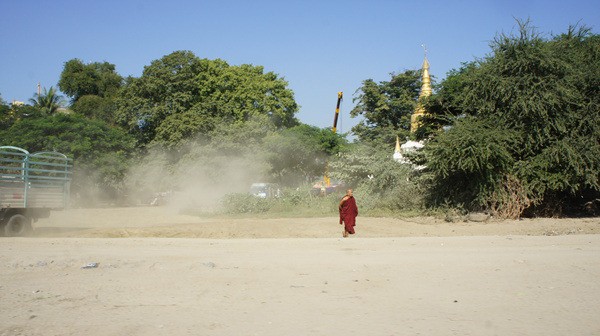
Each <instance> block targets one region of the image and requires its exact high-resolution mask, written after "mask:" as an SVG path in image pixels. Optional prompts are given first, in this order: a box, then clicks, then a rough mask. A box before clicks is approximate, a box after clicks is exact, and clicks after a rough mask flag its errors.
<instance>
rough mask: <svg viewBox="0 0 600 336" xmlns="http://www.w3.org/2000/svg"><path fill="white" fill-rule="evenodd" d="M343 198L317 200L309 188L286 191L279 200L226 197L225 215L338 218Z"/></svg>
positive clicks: (319, 197)
mask: <svg viewBox="0 0 600 336" xmlns="http://www.w3.org/2000/svg"><path fill="white" fill-rule="evenodd" d="M341 197H342V195H341V194H330V195H327V196H314V195H312V194H311V193H310V187H309V186H306V185H305V186H302V187H300V188H297V189H284V191H283V196H282V197H278V198H259V197H256V196H253V195H250V194H248V193H233V194H227V195H226V196H225V197H223V199H222V202H221V206H222V208H221V210H220V211H221V212H222V213H224V214H229V215H235V214H254V215H257V214H258V215H260V214H271V215H274V214H276V215H278V216H297V217H316V216H335V215H337V213H338V212H337V211H338V204H339V202H340V199H341Z"/></svg>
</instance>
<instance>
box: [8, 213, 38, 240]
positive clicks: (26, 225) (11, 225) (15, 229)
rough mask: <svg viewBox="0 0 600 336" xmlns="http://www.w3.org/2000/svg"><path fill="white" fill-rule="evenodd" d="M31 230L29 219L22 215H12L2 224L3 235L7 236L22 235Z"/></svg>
mask: <svg viewBox="0 0 600 336" xmlns="http://www.w3.org/2000/svg"><path fill="white" fill-rule="evenodd" d="M30 231H31V220H30V219H29V218H27V217H25V216H23V215H19V214H17V215H12V217H10V219H9V220H8V222H6V225H4V235H5V236H7V237H18V236H24V235H26V234H27V233H29V232H30Z"/></svg>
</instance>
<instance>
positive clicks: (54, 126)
mask: <svg viewBox="0 0 600 336" xmlns="http://www.w3.org/2000/svg"><path fill="white" fill-rule="evenodd" d="M518 26H519V29H518V31H516V32H515V33H514V34H498V35H497V36H495V37H493V39H492V42H491V43H490V52H489V54H487V55H486V56H485V57H482V58H480V59H475V60H472V61H465V63H463V64H462V66H461V67H460V68H459V69H454V70H452V71H450V72H449V73H448V74H447V76H446V78H445V79H444V80H442V81H440V82H439V83H434V84H435V88H434V93H433V95H432V96H431V97H429V98H428V99H427V101H425V102H422V103H424V104H425V106H426V107H427V111H429V114H428V115H427V117H426V118H424V120H423V123H422V126H421V128H420V129H419V130H418V131H417V132H416V133H410V132H409V130H410V116H411V115H412V113H413V111H414V110H415V108H416V106H417V103H418V97H419V90H420V87H421V84H422V83H421V70H420V69H413V70H404V71H402V72H398V73H391V75H390V78H389V79H388V80H384V81H379V82H378V81H375V80H373V79H365V80H364V81H363V82H362V83H361V85H360V88H359V89H358V91H357V93H356V96H355V99H354V103H355V106H354V107H353V109H352V110H351V111H350V114H351V116H352V117H360V118H361V122H360V123H359V124H358V125H357V126H355V127H354V128H353V129H352V133H353V135H354V136H355V140H354V141H353V142H352V143H350V142H348V140H347V139H346V134H336V133H333V132H332V131H331V130H330V129H328V128H324V129H321V128H318V127H314V126H311V125H306V124H302V123H301V122H300V121H299V120H298V119H297V118H296V117H295V115H296V113H297V112H298V105H297V103H296V101H295V99H294V92H293V91H292V90H291V89H290V88H289V86H288V83H287V82H286V81H285V80H284V78H283V77H282V76H280V75H278V74H275V73H273V72H269V71H267V70H265V67H263V66H255V65H249V64H242V65H229V64H228V63H227V62H225V61H223V60H220V59H215V60H209V59H203V58H199V57H198V56H196V55H194V54H193V53H192V52H190V51H175V52H173V53H171V54H169V55H166V56H164V57H162V58H160V59H158V60H154V61H152V62H151V64H149V65H147V66H146V67H145V68H144V71H143V73H142V75H141V76H140V77H126V78H124V77H122V76H121V75H119V74H118V72H117V71H116V66H115V65H114V64H110V63H108V62H102V63H100V62H95V63H83V62H82V61H81V60H78V59H72V60H67V61H66V62H65V64H64V69H63V72H62V74H61V76H60V78H59V79H58V89H59V90H60V91H61V92H62V93H64V94H65V95H66V98H65V97H62V96H61V95H60V94H59V93H58V91H57V90H56V88H54V87H50V88H49V89H45V88H44V91H43V92H42V93H40V94H38V95H36V96H34V97H33V98H32V99H31V100H30V101H29V104H9V103H7V102H5V101H3V100H2V99H1V98H0V143H1V144H2V145H12V146H18V147H23V148H25V149H27V150H29V151H30V152H36V151H42V150H55V151H59V152H62V153H64V154H66V155H68V156H69V157H72V158H74V160H75V161H74V162H75V170H74V177H73V182H72V195H73V202H72V203H73V205H74V206H97V205H99V204H107V203H110V204H113V205H128V204H139V203H140V202H142V203H143V202H146V203H148V200H149V199H152V197H153V195H155V194H157V193H161V192H162V193H166V192H169V193H171V192H174V193H179V194H180V195H183V196H182V197H181V198H180V199H178V200H177V202H180V203H181V205H182V206H181V208H182V209H184V211H186V212H189V213H206V212H207V211H208V212H210V213H212V214H217V215H218V214H230V215H249V214H252V215H271V216H323V215H335V214H337V203H338V201H339V197H340V194H339V193H340V192H343V191H340V190H341V189H343V188H345V187H352V188H353V189H354V190H355V195H356V196H357V199H358V202H359V207H360V211H361V214H362V215H371V216H409V215H425V214H437V215H439V214H443V213H468V212H486V213H489V214H491V215H493V216H496V217H499V218H519V217H522V216H581V215H585V216H587V215H592V216H597V215H599V214H600V213H599V210H598V208H600V180H599V178H600V141H599V139H600V92H599V90H600V35H597V34H594V33H593V32H592V30H591V29H589V28H587V27H585V26H576V27H568V28H567V31H566V32H565V33H562V34H559V35H553V36H545V35H542V34H541V33H540V32H537V31H536V30H535V29H534V28H532V25H531V24H530V23H529V22H522V21H519V22H518ZM396 138H399V139H401V140H403V141H405V140H406V139H410V140H415V141H421V142H422V143H423V144H424V145H425V146H424V148H423V149H422V150H420V151H418V152H416V153H412V154H408V155H409V158H410V159H411V160H412V163H413V164H401V163H398V162H395V161H393V160H392V157H391V155H392V153H393V149H394V144H395V141H396ZM415 165H419V166H423V167H426V168H424V169H414V167H415ZM325 174H327V175H328V176H329V177H331V178H332V179H334V180H336V181H343V186H340V190H338V191H337V193H332V194H329V195H327V196H318V195H315V193H314V190H313V184H314V183H315V181H317V180H320V179H322V178H323V176H324V175H325ZM252 182H270V183H276V184H278V185H279V186H280V187H281V189H282V193H281V195H280V196H279V197H273V198H265V199H263V198H257V197H254V196H252V195H250V194H249V193H248V188H249V186H250V184H251V183H252ZM207 209H209V210H207Z"/></svg>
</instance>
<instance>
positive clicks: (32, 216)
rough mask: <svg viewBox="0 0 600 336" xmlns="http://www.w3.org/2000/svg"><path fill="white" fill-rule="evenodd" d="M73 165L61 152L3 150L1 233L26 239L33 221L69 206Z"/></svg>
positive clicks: (0, 160) (0, 164)
mask: <svg viewBox="0 0 600 336" xmlns="http://www.w3.org/2000/svg"><path fill="white" fill-rule="evenodd" d="M72 168H73V162H72V160H71V159H69V158H67V156H66V155H64V154H61V153H58V152H38V153H33V154H31V153H29V152H28V151H26V150H25V149H22V148H19V147H13V146H0V233H2V234H4V235H5V236H9V237H13V236H24V235H26V234H28V233H29V232H30V231H31V230H32V226H31V223H32V221H34V222H35V221H37V220H38V219H39V218H46V217H48V216H50V211H51V210H60V209H64V208H66V207H67V206H68V203H69V197H70V194H69V187H70V181H71V174H72Z"/></svg>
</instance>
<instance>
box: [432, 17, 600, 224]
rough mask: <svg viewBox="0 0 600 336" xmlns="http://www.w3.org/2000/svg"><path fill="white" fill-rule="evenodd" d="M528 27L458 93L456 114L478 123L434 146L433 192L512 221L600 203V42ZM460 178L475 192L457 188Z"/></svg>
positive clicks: (462, 126) (581, 34) (585, 33)
mask: <svg viewBox="0 0 600 336" xmlns="http://www.w3.org/2000/svg"><path fill="white" fill-rule="evenodd" d="M519 24H520V30H519V34H518V35H517V36H512V35H505V34H500V35H498V36H497V37H496V38H495V39H494V41H493V43H492V45H491V47H492V53H491V55H489V56H487V57H486V58H484V59H481V60H478V61H477V62H476V63H474V64H472V65H470V68H469V70H468V71H467V72H466V73H465V75H464V77H462V78H460V82H461V84H460V85H457V86H455V88H459V90H456V92H455V98H454V99H453V100H452V101H451V102H452V105H453V107H454V108H456V109H458V110H462V112H463V114H465V115H472V116H474V118H466V119H465V120H463V121H459V122H457V123H456V124H455V125H454V126H453V127H452V128H451V129H450V130H449V131H448V132H446V133H445V134H442V135H440V136H439V137H438V138H437V139H436V140H435V141H434V142H433V143H432V145H431V146H429V154H430V159H431V164H430V168H432V170H433V172H434V173H435V174H436V176H437V183H436V188H435V189H433V192H434V194H436V195H438V196H443V197H442V198H445V199H446V200H451V201H455V202H456V201H458V200H461V201H465V202H467V205H468V206H471V207H480V208H481V207H483V208H492V210H494V211H496V212H498V213H501V214H502V213H503V214H505V215H506V216H508V217H518V216H520V215H521V214H522V213H523V212H524V211H525V209H526V208H527V207H528V206H530V205H535V207H533V208H531V210H532V212H534V213H544V209H546V210H548V211H549V212H550V213H558V214H560V213H561V212H562V211H567V210H569V209H568V208H569V207H572V206H573V204H576V203H577V202H578V201H577V200H584V201H585V200H588V199H589V198H590V197H592V198H593V197H598V196H599V194H598V190H600V182H599V175H600V143H598V139H599V138H600V129H599V127H598V124H599V123H600V114H599V113H600V112H599V111H600V104H599V99H598V94H597V93H598V80H599V78H600V73H599V72H598V65H599V64H600V63H599V62H600V57H599V56H598V55H600V53H598V50H599V46H600V44H599V39H598V36H597V35H594V34H591V31H590V30H589V29H587V28H579V29H576V28H573V27H571V28H569V31H568V33H567V34H563V35H559V36H555V37H553V38H552V39H544V38H542V37H541V36H540V35H539V34H538V33H537V32H536V31H535V30H534V29H532V28H531V27H530V25H529V23H528V22H519ZM455 79H456V78H455ZM442 86H444V83H443V84H442ZM447 101H449V100H448V99H447ZM507 135H510V137H509V138H507V137H506V136H507ZM473 139H476V141H471V140H473ZM503 147H505V149H502V148H503ZM469 155H470V156H469ZM474 167H476V169H475V168H474ZM484 177H485V178H484ZM457 178H458V179H459V180H460V181H463V182H464V185H467V186H469V187H468V188H466V190H465V189H460V190H459V189H455V190H454V191H452V190H448V189H447V188H446V187H445V186H448V185H455V184H456V179H457ZM444 191H446V192H444ZM465 193H466V194H465ZM458 194H462V195H461V197H457V196H459V195H458ZM515 199H516V200H517V201H515ZM515 203H517V204H516V205H515Z"/></svg>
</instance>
